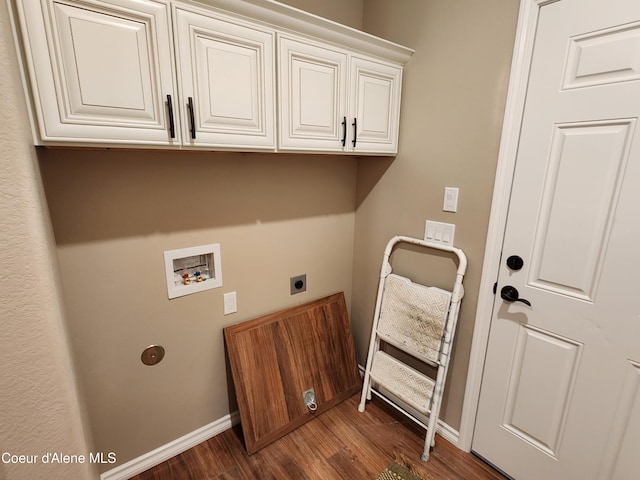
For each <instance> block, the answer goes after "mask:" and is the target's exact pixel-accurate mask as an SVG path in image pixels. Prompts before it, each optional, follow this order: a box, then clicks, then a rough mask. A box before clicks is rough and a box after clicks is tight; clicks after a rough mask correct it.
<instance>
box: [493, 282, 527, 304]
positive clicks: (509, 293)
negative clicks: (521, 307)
mask: <svg viewBox="0 0 640 480" xmlns="http://www.w3.org/2000/svg"><path fill="white" fill-rule="evenodd" d="M500 298H502V299H503V300H504V301H505V302H522V303H524V304H525V305H529V306H531V302H530V301H529V300H525V299H524V298H520V296H519V294H518V290H517V289H516V287H512V286H511V285H505V286H504V287H502V290H500Z"/></svg>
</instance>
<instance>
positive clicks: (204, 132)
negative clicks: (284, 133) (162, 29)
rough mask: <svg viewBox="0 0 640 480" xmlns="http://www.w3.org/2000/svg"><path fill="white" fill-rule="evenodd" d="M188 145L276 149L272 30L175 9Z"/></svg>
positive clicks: (185, 140) (185, 131)
mask: <svg viewBox="0 0 640 480" xmlns="http://www.w3.org/2000/svg"><path fill="white" fill-rule="evenodd" d="M175 34H176V57H177V64H178V73H179V77H180V82H179V85H180V110H181V117H182V118H183V119H184V120H183V122H182V138H183V142H184V144H185V145H194V146H212V147H215V146H218V147H219V146H224V147H226V148H232V149H235V150H241V149H261V148H264V149H270V150H274V149H275V113H274V104H275V102H274V62H275V59H274V58H273V50H274V37H275V33H274V32H273V31H271V32H269V31H266V30H262V29H260V28H258V27H257V26H253V25H246V24H242V23H239V22H238V21H233V19H231V18H226V17H224V16H221V15H219V14H217V15H216V16H215V17H214V16H212V15H210V14H207V12H206V11H202V10H187V9H185V8H183V7H177V8H176V9H175Z"/></svg>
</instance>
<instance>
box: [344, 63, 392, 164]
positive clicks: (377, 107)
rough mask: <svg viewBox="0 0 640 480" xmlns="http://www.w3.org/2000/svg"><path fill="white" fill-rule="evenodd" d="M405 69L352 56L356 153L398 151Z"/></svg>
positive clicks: (352, 98)
mask: <svg viewBox="0 0 640 480" xmlns="http://www.w3.org/2000/svg"><path fill="white" fill-rule="evenodd" d="M401 86H402V69H401V68H399V67H396V66H394V65H387V64H383V63H378V62H374V61H370V60H365V59H363V58H359V57H352V58H351V94H350V99H351V101H350V107H351V108H350V112H351V115H352V117H354V118H357V133H356V146H355V149H354V151H356V152H362V153H366V152H371V153H396V152H397V151H398V122H399V117H400V115H399V114H400V89H401Z"/></svg>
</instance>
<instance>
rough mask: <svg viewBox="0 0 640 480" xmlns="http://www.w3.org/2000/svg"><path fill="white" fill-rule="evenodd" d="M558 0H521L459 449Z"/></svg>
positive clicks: (472, 406)
mask: <svg viewBox="0 0 640 480" xmlns="http://www.w3.org/2000/svg"><path fill="white" fill-rule="evenodd" d="M557 1H560V0H520V11H519V14H518V23H517V27H516V38H515V44H514V50H513V57H512V61H511V73H510V77H509V89H508V93H507V101H506V105H505V114H504V121H503V124H502V136H501V138H500V151H499V154H498V164H497V167H496V177H495V182H494V188H493V198H492V202H491V213H490V216H489V229H488V232H487V241H486V245H485V254H484V261H483V264H482V276H481V278H480V291H479V294H478V305H477V308H476V317H475V324H474V328H473V338H472V341H471V353H470V357H469V369H468V372H467V382H466V387H465V394H464V401H463V404H462V418H461V421H460V434H459V437H458V447H459V448H461V449H462V450H465V451H467V452H468V451H470V450H471V443H472V440H473V433H474V428H475V422H476V414H477V412H478V401H479V399H480V387H481V385H482V374H483V372H484V359H485V355H486V352H487V345H488V343H489V329H490V327H491V318H492V316H493V305H494V301H495V294H494V293H493V285H494V284H495V282H496V280H497V278H498V270H499V267H500V257H501V254H502V244H503V241H504V232H505V228H506V224H507V212H508V210H509V202H510V198H511V186H512V184H513V175H514V172H515V166H516V155H517V153H518V144H519V141H520V128H521V126H522V117H523V113H524V104H525V98H526V93H527V87H528V78H529V73H530V69H531V60H532V57H533V46H534V40H535V35H536V32H537V27H538V18H539V13H540V9H541V8H542V7H543V6H545V5H549V4H551V3H555V2H557Z"/></svg>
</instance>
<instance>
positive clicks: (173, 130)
mask: <svg viewBox="0 0 640 480" xmlns="http://www.w3.org/2000/svg"><path fill="white" fill-rule="evenodd" d="M167 108H168V109H169V135H171V138H176V124H175V123H174V121H173V101H172V100H171V95H167Z"/></svg>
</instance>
